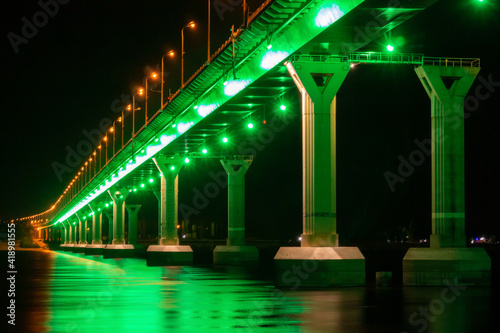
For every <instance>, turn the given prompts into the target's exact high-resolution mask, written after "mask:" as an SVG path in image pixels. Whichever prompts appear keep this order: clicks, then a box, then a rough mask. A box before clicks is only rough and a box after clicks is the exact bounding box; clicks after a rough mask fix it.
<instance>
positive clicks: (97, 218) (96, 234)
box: [85, 203, 106, 255]
mask: <svg viewBox="0 0 500 333" xmlns="http://www.w3.org/2000/svg"><path fill="white" fill-rule="evenodd" d="M89 208H90V210H91V211H92V213H93V214H92V242H91V244H87V247H86V248H85V254H89V255H102V254H103V253H104V248H105V247H106V245H104V244H103V243H102V207H101V206H100V205H99V204H93V203H91V204H89Z"/></svg>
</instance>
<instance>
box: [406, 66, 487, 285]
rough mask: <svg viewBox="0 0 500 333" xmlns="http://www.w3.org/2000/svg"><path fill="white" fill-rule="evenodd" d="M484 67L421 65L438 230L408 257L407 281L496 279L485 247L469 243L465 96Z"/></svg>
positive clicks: (434, 222) (438, 282)
mask: <svg viewBox="0 0 500 333" xmlns="http://www.w3.org/2000/svg"><path fill="white" fill-rule="evenodd" d="M479 71H480V68H479V67H460V66H430V65H429V66H427V65H424V66H419V67H417V68H415V72H416V74H417V76H418V78H419V80H420V82H421V83H422V86H423V87H424V89H425V91H426V92H427V94H428V96H429V98H430V100H431V143H430V146H429V147H428V149H429V150H430V152H431V172H432V175H431V183H432V188H431V191H432V216H431V220H432V234H431V236H430V246H431V247H430V248H412V249H410V250H409V251H408V252H407V254H406V256H405V258H404V259H403V283H404V284H405V285H445V284H446V283H447V282H452V281H458V284H476V285H489V284H490V281H491V278H490V271H491V260H490V258H489V257H488V255H487V254H486V252H485V250H484V249H482V248H466V247H465V246H466V237H465V190H464V189H465V186H464V180H465V173H464V169H465V168H464V160H465V158H464V152H465V150H464V99H465V96H466V95H467V92H468V91H469V89H470V87H471V85H472V83H473V82H474V80H475V78H476V76H477V74H478V73H479Z"/></svg>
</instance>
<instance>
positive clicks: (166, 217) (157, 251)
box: [146, 155, 193, 266]
mask: <svg viewBox="0 0 500 333" xmlns="http://www.w3.org/2000/svg"><path fill="white" fill-rule="evenodd" d="M153 161H154V162H155V164H156V166H157V168H158V170H160V172H161V174H162V176H161V191H160V194H159V195H158V194H157V193H155V195H156V197H157V198H159V208H160V210H159V225H158V233H159V238H158V245H151V246H149V247H148V250H147V252H146V259H147V265H148V266H168V265H185V264H192V263H193V250H192V249H191V247H190V246H186V245H179V238H178V236H177V223H178V221H177V218H178V193H179V188H178V180H179V172H180V170H181V169H182V166H183V165H184V162H183V161H182V159H181V158H180V157H179V156H174V157H171V156H165V155H157V156H155V157H154V158H153Z"/></svg>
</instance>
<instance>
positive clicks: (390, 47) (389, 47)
mask: <svg viewBox="0 0 500 333" xmlns="http://www.w3.org/2000/svg"><path fill="white" fill-rule="evenodd" d="M387 51H389V52H392V51H394V46H392V45H391V44H389V45H387Z"/></svg>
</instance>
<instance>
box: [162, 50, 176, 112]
mask: <svg viewBox="0 0 500 333" xmlns="http://www.w3.org/2000/svg"><path fill="white" fill-rule="evenodd" d="M166 55H168V56H169V57H171V58H172V57H173V56H174V55H175V52H174V51H173V50H170V51H168V52H167V54H166ZM164 59H165V54H164V55H163V57H161V106H160V108H163V83H164V81H163V75H164V73H165V70H164V68H163V63H164V61H163V60H164ZM169 95H170V94H169Z"/></svg>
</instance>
